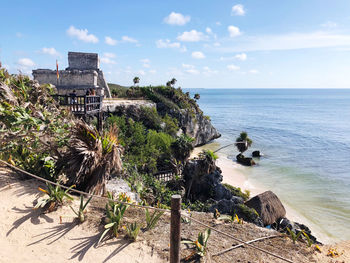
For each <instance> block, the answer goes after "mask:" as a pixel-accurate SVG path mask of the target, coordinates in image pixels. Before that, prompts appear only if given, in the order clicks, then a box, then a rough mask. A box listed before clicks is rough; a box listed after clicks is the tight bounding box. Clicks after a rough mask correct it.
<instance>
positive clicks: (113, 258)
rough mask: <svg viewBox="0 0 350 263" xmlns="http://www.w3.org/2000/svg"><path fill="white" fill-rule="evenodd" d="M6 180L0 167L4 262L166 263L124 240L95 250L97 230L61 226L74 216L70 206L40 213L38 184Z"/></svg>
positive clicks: (141, 245)
mask: <svg viewBox="0 0 350 263" xmlns="http://www.w3.org/2000/svg"><path fill="white" fill-rule="evenodd" d="M5 177H6V176H5V175H4V172H3V171H2V172H1V167H0V247H1V249H0V262H27V263H30V262H94V263H97V262H128V263H131V262H164V261H163V260H161V259H160V258H159V257H157V255H156V254H153V253H152V250H151V248H150V247H148V246H146V245H145V244H144V243H142V242H136V243H129V242H128V241H127V240H125V239H122V238H121V239H114V240H111V241H110V242H107V243H106V244H103V245H102V246H100V247H98V248H95V247H94V246H95V244H96V241H97V240H98V238H99V235H100V232H94V229H96V227H92V226H89V225H88V223H86V222H85V223H83V224H81V225H77V224H75V223H73V222H72V218H65V219H64V223H63V224H60V223H59V217H60V216H61V215H66V216H67V215H73V212H72V211H71V210H70V208H69V207H68V206H65V207H63V208H60V209H59V210H58V211H56V212H52V213H50V214H46V215H44V214H40V212H39V211H38V210H33V201H34V200H35V198H36V195H37V193H38V191H37V186H38V182H36V181H33V180H29V181H21V182H15V183H14V182H11V180H8V179H7V178H6V179H4V178H5ZM76 205H77V201H75V206H76ZM152 254H153V256H152Z"/></svg>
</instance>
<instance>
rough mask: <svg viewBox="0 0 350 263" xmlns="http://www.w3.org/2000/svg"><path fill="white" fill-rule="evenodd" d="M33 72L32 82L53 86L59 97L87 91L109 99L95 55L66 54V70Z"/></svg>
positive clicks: (106, 86) (38, 70)
mask: <svg viewBox="0 0 350 263" xmlns="http://www.w3.org/2000/svg"><path fill="white" fill-rule="evenodd" d="M58 72H59V78H58V79H57V72H56V70H51V69H36V70H33V77H34V80H37V81H38V82H39V83H40V84H45V83H49V84H52V85H55V86H56V88H57V92H58V94H59V95H69V94H71V93H73V92H74V91H75V94H76V95H77V96H83V95H86V93H87V91H88V90H90V89H91V90H94V91H95V93H96V95H98V96H104V97H108V98H110V97H111V93H110V90H109V87H108V84H107V82H106V80H105V78H104V75H103V72H102V70H101V69H99V58H98V54H97V53H81V52H68V68H66V69H65V70H59V71H58Z"/></svg>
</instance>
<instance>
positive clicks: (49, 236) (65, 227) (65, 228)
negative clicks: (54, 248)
mask: <svg viewBox="0 0 350 263" xmlns="http://www.w3.org/2000/svg"><path fill="white" fill-rule="evenodd" d="M76 225H77V222H76V221H75V220H74V221H73V222H69V223H63V224H59V225H57V226H54V227H52V228H50V229H49V231H46V232H44V233H42V234H39V235H36V236H34V237H40V236H44V237H43V238H41V239H39V240H37V241H35V242H32V243H30V244H28V246H32V245H35V244H38V243H40V242H42V241H44V240H48V241H49V242H48V243H47V244H48V245H51V244H52V243H54V242H56V241H57V240H59V239H60V238H62V237H63V236H65V235H66V234H67V233H68V232H69V231H71V230H72V229H73V228H74V227H75V226H76Z"/></svg>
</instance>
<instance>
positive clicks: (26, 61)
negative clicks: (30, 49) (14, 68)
mask: <svg viewBox="0 0 350 263" xmlns="http://www.w3.org/2000/svg"><path fill="white" fill-rule="evenodd" d="M17 64H18V65H20V66H21V67H24V68H30V67H34V66H35V63H34V62H33V60H31V59H30V58H20V59H19V60H18V61H17Z"/></svg>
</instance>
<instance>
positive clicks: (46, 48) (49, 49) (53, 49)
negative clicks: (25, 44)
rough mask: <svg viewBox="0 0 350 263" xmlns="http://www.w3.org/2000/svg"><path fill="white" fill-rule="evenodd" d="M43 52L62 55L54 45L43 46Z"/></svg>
mask: <svg viewBox="0 0 350 263" xmlns="http://www.w3.org/2000/svg"><path fill="white" fill-rule="evenodd" d="M41 53H43V54H48V55H51V56H59V55H60V53H58V52H57V50H56V49H55V48H53V47H43V48H42V49H41Z"/></svg>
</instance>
